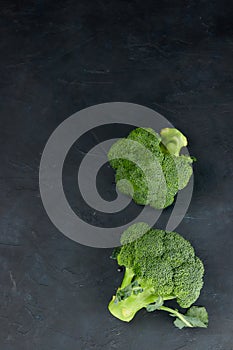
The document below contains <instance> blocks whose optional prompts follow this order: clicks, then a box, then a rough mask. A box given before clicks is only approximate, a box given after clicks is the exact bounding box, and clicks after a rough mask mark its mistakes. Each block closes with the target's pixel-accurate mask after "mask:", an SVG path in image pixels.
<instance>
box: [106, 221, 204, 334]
mask: <svg viewBox="0 0 233 350" xmlns="http://www.w3.org/2000/svg"><path fill="white" fill-rule="evenodd" d="M140 229H141V230H142V232H144V234H143V235H140V233H139V232H140ZM121 243H122V244H123V245H122V246H121V247H120V249H119V248H117V250H115V257H116V259H117V262H118V264H119V265H121V266H124V267H125V274H124V278H123V281H122V284H121V286H120V287H119V288H118V289H117V292H116V295H114V296H113V298H112V300H111V301H110V303H109V311H110V312H111V313H112V314H113V315H114V316H115V317H117V318H118V319H120V320H122V321H126V322H129V321H131V320H132V319H133V317H134V316H135V314H136V313H137V312H138V311H139V310H140V309H142V308H146V309H147V311H149V312H151V311H154V310H162V311H168V312H169V314H170V315H171V316H175V317H176V320H175V321H174V324H175V325H176V326H177V327H179V328H180V329H181V328H183V327H207V324H208V315H207V312H206V310H205V308H204V307H197V306H192V307H191V308H190V309H189V310H188V311H187V313H186V314H185V315H182V314H181V313H180V312H179V311H178V310H174V309H171V308H169V307H166V306H164V305H163V304H164V302H165V301H166V300H171V299H176V301H177V303H178V304H179V305H180V306H181V307H182V308H189V307H190V306H191V305H192V304H193V303H194V302H195V301H196V300H197V299H198V297H199V294H200V290H201V288H202V286H203V275H204V266H203V263H202V262H201V260H200V259H199V258H198V257H197V256H196V255H195V252H194V249H193V247H192V246H191V244H190V243H189V242H188V241H187V240H186V239H184V238H183V237H182V236H180V235H179V234H178V233H176V232H167V231H162V230H156V229H151V228H150V227H149V226H148V225H147V224H145V223H137V224H134V225H132V226H130V227H129V228H128V229H127V230H126V231H125V232H124V233H123V235H122V238H121Z"/></svg>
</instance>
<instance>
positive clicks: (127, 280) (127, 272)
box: [119, 267, 134, 289]
mask: <svg viewBox="0 0 233 350" xmlns="http://www.w3.org/2000/svg"><path fill="white" fill-rule="evenodd" d="M133 277H134V272H133V270H132V269H129V268H128V267H126V268H125V274H124V278H123V281H122V283H121V286H120V288H119V289H123V288H125V287H126V286H128V285H129V284H130V283H131V282H132V279H133Z"/></svg>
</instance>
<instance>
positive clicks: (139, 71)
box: [0, 0, 233, 350]
mask: <svg viewBox="0 0 233 350" xmlns="http://www.w3.org/2000/svg"><path fill="white" fill-rule="evenodd" d="M1 14H2V16H1V31H2V39H1V43H0V48H1V57H0V60H1V83H0V88H1V94H0V99H1V117H0V143H1V147H0V149H1V176H0V193H1V209H0V210H1V221H0V261H1V270H0V300H1V301H0V349H1V350H31V349H34V350H52V349H56V350H77V349H78V350H82V349H85V350H86V349H87V350H89V349H103V350H108V349H121V350H131V349H134V350H139V349H140V350H141V349H145V350H150V349H159V350H178V349H182V350H202V349H205V350H210V349H211V350H212V349H213V350H220V349H221V350H232V349H233V339H232V334H233V298H232V295H233V277H232V267H233V254H232V249H233V238H232V217H233V215H232V209H233V204H232V187H233V186H232V175H233V162H232V161H233V156H232V135H233V132H232V128H233V122H232V112H233V101H232V92H233V88H232V83H233V68H232V62H233V39H232V34H233V29H232V4H231V2H230V1H211V2H209V1H204V0H202V1H198V2H197V1H176V2H173V1H161V2H158V1H148V2H143V1H122V0H119V1H117V2H115V1H113V0H108V1H96V2H94V1H93V2H88V1H84V0H82V1H73V0H68V1H60V0H58V1H42V0H41V1H17V2H16V1H15V2H14V1H8V2H2V4H1ZM109 101H126V102H134V103H138V104H142V105H145V106H148V107H150V108H153V109H156V110H157V111H158V112H160V113H162V114H163V115H164V116H165V117H167V118H168V119H169V120H170V121H171V122H172V123H173V124H174V125H175V126H176V127H177V128H180V129H181V130H183V132H184V133H185V134H186V135H188V137H189V141H190V144H189V147H190V152H191V154H193V155H195V156H196V157H197V158H198V162H197V163H196V164H195V188H194V194H193V198H192V202H191V205H190V208H189V210H188V213H187V214H186V217H185V218H184V220H183V222H182V223H181V224H180V225H179V227H178V228H177V231H179V232H180V233H181V234H183V235H184V236H185V237H187V238H188V239H190V240H191V242H192V243H193V245H194V246H195V247H196V251H197V253H198V255H199V256H200V257H201V258H202V259H203V260H204V263H205V266H206V277H205V287H204V289H203V291H202V295H201V297H200V299H199V302H198V303H199V304H204V305H205V306H206V307H207V309H208V311H209V318H210V324H209V328H208V329H207V330H203V329H194V330H183V331H180V330H178V329H176V328H175V327H174V326H173V325H172V322H171V319H170V318H169V316H168V315H166V314H165V313H162V312H161V313H159V312H157V313H152V314H149V313H146V312H145V311H141V312H140V313H139V314H138V315H137V316H136V317H135V319H134V321H133V322H132V323H130V324H124V323H121V322H120V321H118V320H116V319H114V318H113V317H112V316H111V315H110V314H109V313H108V311H107V303H108V301H109V299H110V297H111V295H112V294H113V292H114V290H115V288H116V287H117V285H118V284H119V282H120V279H121V277H122V275H121V274H120V273H118V272H117V270H116V265H115V262H114V261H112V260H109V255H110V250H109V249H94V248H89V247H85V246H81V245H79V244H78V243H75V242H72V241H70V240H69V239H68V238H66V237H65V236H63V235H62V234H61V233H60V232H58V230H57V229H56V228H55V227H54V226H53V225H52V223H51V222H50V220H49V218H48V217H47V215H46V213H45V211H44V209H43V206H42V203H41V199H40V195H39V189H38V167H39V162H40V157H41V153H42V151H43V147H44V145H45V142H46V140H47V139H48V137H49V135H50V134H51V133H52V131H53V130H54V129H55V128H56V127H57V126H58V125H59V124H60V123H61V122H62V121H63V120H65V119H66V118H67V117H68V116H69V115H71V114H72V113H74V112H76V111H78V110H80V109H82V108H84V107H88V106H90V105H94V104H97V103H102V102H109ZM92 137H94V134H92ZM76 156H77V158H78V151H77V152H76ZM76 165H77V159H76V158H75V156H74V157H73V158H72V157H71V159H70V161H69V162H68V165H67V173H66V176H67V179H68V180H67V191H68V192H69V193H70V194H71V197H72V193H73V188H74V186H75V183H74V182H73V181H74V170H75V169H76V168H75V167H76ZM110 180H112V178H111V176H107V175H106V176H105V180H104V181H105V186H106V188H108V189H109V191H110V192H111V193H112V195H114V188H113V185H112V183H111V181H110ZM72 200H73V201H75V197H74V198H72ZM76 205H77V207H78V201H77V202H76ZM84 214H85V213H84ZM86 216H87V217H86V219H87V220H88V218H90V219H91V213H88V214H87V215H86Z"/></svg>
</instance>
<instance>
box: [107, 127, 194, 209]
mask: <svg viewBox="0 0 233 350" xmlns="http://www.w3.org/2000/svg"><path fill="white" fill-rule="evenodd" d="M186 145H187V139H186V137H185V136H184V135H183V134H182V133H181V132H180V131H179V130H177V129H174V128H165V129H162V130H161V132H160V135H159V134H157V133H156V132H155V131H154V130H153V129H151V128H136V129H134V130H133V131H131V132H130V134H129V135H128V137H127V138H123V139H120V140H118V141H117V142H116V143H114V144H113V145H112V147H111V148H110V150H109V152H108V159H109V162H110V164H111V166H112V167H113V168H114V169H115V170H116V176H115V179H116V186H117V188H118V190H119V191H120V192H122V193H124V194H126V195H128V196H131V197H132V198H133V200H134V201H135V202H136V203H137V204H141V205H150V206H152V207H154V208H157V209H163V208H166V207H167V206H169V205H171V204H172V202H173V201H174V197H175V195H176V194H177V192H178V191H179V190H181V189H183V188H184V187H185V186H187V184H188V182H189V179H190V177H191V175H192V165H191V164H192V162H193V158H191V157H189V156H187V155H179V153H180V150H181V148H182V147H184V146H186Z"/></svg>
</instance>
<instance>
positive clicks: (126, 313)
mask: <svg viewBox="0 0 233 350" xmlns="http://www.w3.org/2000/svg"><path fill="white" fill-rule="evenodd" d="M115 299H116V296H115V295H114V296H113V298H112V300H111V301H110V303H109V306H108V309H109V311H110V312H111V314H112V315H113V316H115V317H117V318H119V319H120V320H121V321H125V322H129V321H131V320H132V319H133V318H134V316H135V314H136V312H138V311H139V310H140V309H142V308H143V307H146V306H147V305H148V304H151V303H153V302H155V300H156V299H157V296H155V294H153V292H152V290H151V289H145V290H143V292H141V293H139V294H137V295H135V294H133V293H132V294H131V295H130V296H129V297H128V298H127V299H124V300H121V301H120V302H117V303H116V302H115Z"/></svg>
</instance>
